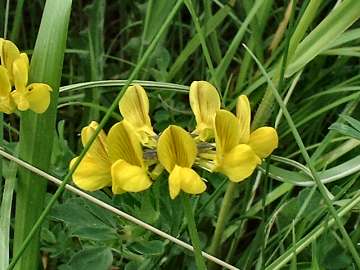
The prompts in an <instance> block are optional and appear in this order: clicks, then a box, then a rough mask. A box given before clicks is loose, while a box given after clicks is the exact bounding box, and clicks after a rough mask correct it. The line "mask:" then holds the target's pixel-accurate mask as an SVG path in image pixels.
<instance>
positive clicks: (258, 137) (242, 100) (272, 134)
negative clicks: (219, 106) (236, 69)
mask: <svg viewBox="0 0 360 270" xmlns="http://www.w3.org/2000/svg"><path fill="white" fill-rule="evenodd" d="M236 115H237V117H238V119H239V122H240V126H241V133H240V134H241V136H240V143H246V144H248V145H249V146H250V147H251V148H252V149H253V150H254V152H255V153H256V155H257V156H258V157H259V158H261V159H263V158H266V157H267V156H269V155H270V154H271V153H272V151H274V149H275V148H277V147H278V141H279V139H278V135H277V132H276V130H275V129H274V128H272V127H261V128H258V129H256V130H254V131H253V132H251V133H250V121H251V109H250V103H249V100H248V98H247V96H245V95H241V96H239V98H238V102H237V104H236Z"/></svg>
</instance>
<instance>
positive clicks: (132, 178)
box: [70, 81, 278, 199]
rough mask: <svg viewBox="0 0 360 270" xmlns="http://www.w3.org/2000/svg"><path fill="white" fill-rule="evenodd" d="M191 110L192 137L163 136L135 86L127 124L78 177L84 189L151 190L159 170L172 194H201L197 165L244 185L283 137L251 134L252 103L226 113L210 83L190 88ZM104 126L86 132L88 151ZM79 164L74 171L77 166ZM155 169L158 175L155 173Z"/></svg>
mask: <svg viewBox="0 0 360 270" xmlns="http://www.w3.org/2000/svg"><path fill="white" fill-rule="evenodd" d="M189 99H190V106H191V109H192V111H193V113H194V115H195V119H196V122H197V126H196V129H195V130H194V131H193V132H192V134H190V133H188V132H187V131H185V130H184V129H183V128H181V127H179V126H176V125H170V126H169V127H168V128H166V129H165V130H164V131H163V132H162V133H161V134H160V135H157V134H156V133H155V132H154V130H153V128H152V126H151V121H150V117H149V100H148V97H147V95H146V92H145V90H144V88H143V87H141V86H140V85H138V84H136V85H133V86H130V87H129V88H128V89H127V90H126V92H125V94H124V96H123V97H122V99H121V100H120V102H119V109H120V112H121V114H122V116H123V120H122V121H121V122H119V123H116V124H115V125H114V126H113V127H111V128H110V130H109V132H108V135H106V134H105V132H104V131H103V130H102V131H101V132H100V133H99V135H98V136H97V137H96V139H95V141H94V142H93V144H92V145H91V147H90V149H89V150H88V152H87V153H86V154H85V156H84V158H83V159H82V161H81V162H80V164H79V166H78V167H77V169H76V170H75V172H74V174H73V180H74V183H75V184H76V185H77V186H79V187H80V188H82V189H84V190H88V191H95V190H98V189H101V188H104V187H106V186H111V187H112V191H113V193H114V194H120V193H123V192H140V191H143V190H146V189H148V188H149V187H150V186H151V184H152V182H153V180H154V179H155V178H156V177H157V176H158V175H159V173H158V172H157V173H154V171H158V168H159V166H161V167H162V168H165V169H166V171H167V172H168V173H169V179H168V183H169V193H170V197H171V198H172V199H174V198H175V197H176V196H178V194H179V193H180V191H183V192H186V193H189V194H200V193H202V192H204V191H205V190H206V184H205V182H204V180H203V179H202V178H201V177H200V176H199V175H198V174H197V172H196V171H195V170H193V169H192V167H193V166H194V165H198V166H199V167H202V168H205V169H207V170H210V171H214V172H215V171H217V172H221V173H223V174H225V175H226V176H227V177H228V178H229V179H230V180H231V181H233V182H239V181H242V180H244V179H246V178H247V177H249V176H250V175H251V174H252V173H253V171H254V170H255V168H256V166H257V165H259V164H260V163H261V160H262V159H263V158H265V157H267V156H268V155H270V154H271V152H272V151H273V150H274V149H275V148H276V147H277V145H278V136H277V133H276V130H275V129H274V128H271V127H262V128H259V129H257V130H255V131H253V132H250V121H251V111H250V104H249V100H248V99H247V97H246V96H244V95H242V96H240V97H239V98H238V102H237V109H236V116H235V115H234V114H232V113H231V112H229V111H226V110H222V109H221V106H220V104H221V102H220V97H219V94H218V92H217V90H216V89H215V87H214V86H212V85H211V84H210V83H208V82H206V81H195V82H193V83H192V84H191V86H190V92H189ZM97 127H98V124H97V123H96V122H94V121H93V122H91V123H90V125H88V126H87V127H85V128H83V129H82V132H81V139H82V143H83V145H85V144H86V143H87V142H88V140H89V138H90V137H91V136H92V135H93V134H94V132H95V130H96V128H97ZM76 159H78V157H76V158H74V159H73V160H72V161H71V163H70V167H72V166H73V164H74V163H75V161H76ZM152 166H155V169H154V171H153V172H149V168H150V167H152Z"/></svg>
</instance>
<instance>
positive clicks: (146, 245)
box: [0, 0, 360, 270]
mask: <svg viewBox="0 0 360 270" xmlns="http://www.w3.org/2000/svg"><path fill="white" fill-rule="evenodd" d="M174 2H175V1H160V0H151V1H129V0H121V1H120V0H114V1H102V0H87V1H75V2H74V4H73V7H72V13H71V18H70V24H69V34H68V40H67V45H66V55H65V60H64V61H65V62H64V67H63V74H62V81H61V85H62V86H64V87H63V88H62V89H64V90H66V89H67V90H66V91H61V92H60V97H59V108H58V111H57V118H58V128H57V134H56V136H55V137H54V147H53V148H52V158H51V167H50V172H51V173H52V174H54V175H56V176H58V177H64V176H65V175H66V173H67V166H68V162H69V160H70V159H71V158H72V157H73V153H78V152H79V150H80V149H79V137H78V134H79V132H80V130H81V127H82V126H83V125H85V124H86V123H88V122H89V121H90V120H97V121H99V120H100V119H101V118H102V117H103V116H104V114H105V112H106V110H107V108H108V107H109V106H110V104H111V103H112V101H113V99H114V98H115V96H116V95H117V94H118V91H119V88H120V86H122V85H124V81H120V80H126V79H128V77H129V75H130V72H131V70H132V69H133V67H134V66H135V65H136V63H137V62H138V60H139V59H141V57H142V56H143V53H144V51H145V50H146V48H147V47H148V46H149V44H150V42H151V40H152V39H153V37H154V35H155V34H156V33H157V32H158V30H159V28H160V27H161V26H162V24H163V22H164V19H165V18H166V16H167V14H168V12H169V10H171V8H172V7H173V5H174ZM187 2H188V8H186V6H184V7H183V8H182V9H181V10H180V11H179V12H178V14H177V16H176V17H175V19H174V20H173V21H172V24H171V25H170V26H169V27H168V29H167V31H165V34H164V35H163V36H162V37H161V39H160V41H159V42H158V43H157V46H156V49H155V50H154V51H153V53H152V54H151V56H150V58H149V59H148V61H147V62H146V65H145V66H144V67H143V68H142V69H141V71H140V73H139V75H138V77H137V78H136V79H139V80H146V82H144V84H143V85H144V86H145V88H146V90H148V93H149V96H150V107H151V116H152V121H153V124H154V127H155V130H156V131H157V132H160V131H161V130H163V129H164V128H165V127H166V126H167V125H168V124H169V123H175V124H180V125H182V126H183V127H185V128H187V129H192V128H193V127H194V125H195V123H194V119H193V117H192V116H191V115H189V114H187V113H188V112H190V107H189V104H188V98H187V95H186V91H187V89H188V88H187V86H188V85H189V84H190V83H191V82H192V81H193V80H209V81H213V82H216V84H217V86H218V90H219V91H220V93H221V95H222V96H226V99H224V106H225V107H228V108H233V106H234V104H235V99H236V97H237V96H238V95H239V94H241V93H246V94H248V95H249V96H250V101H251V105H252V108H253V111H256V110H257V108H258V106H259V104H260V102H261V101H262V99H263V96H264V93H265V92H266V91H269V90H268V87H267V83H266V80H265V78H264V76H263V75H262V74H261V72H260V71H259V69H258V67H257V65H256V64H255V62H254V60H253V59H252V58H251V56H250V54H249V53H248V52H247V51H246V50H245V49H243V47H242V46H241V43H245V44H246V45H247V46H248V47H249V48H250V49H251V51H253V52H254V54H255V55H256V57H257V58H258V59H259V60H260V62H261V63H262V64H263V65H264V67H265V68H266V71H267V72H268V74H270V76H272V77H273V78H275V79H274V80H275V82H276V74H279V73H278V72H279V71H278V70H279V64H278V63H281V62H282V60H283V56H284V53H285V52H286V51H288V63H289V64H288V65H287V66H286V70H285V71H286V78H284V79H283V81H282V87H281V88H280V89H279V90H280V95H281V97H282V98H283V99H284V97H285V95H287V93H288V91H289V89H290V87H291V85H293V89H292V92H291V93H290V94H289V100H288V102H287V104H286V107H287V110H288V111H289V113H290V114H291V116H292V119H293V121H294V124H295V127H296V128H297V129H298V131H299V134H300V136H301V140H302V141H303V142H304V145H305V147H306V149H307V151H308V153H309V155H310V158H311V162H312V163H313V164H314V166H315V168H316V170H317V171H318V172H319V176H320V179H328V178H327V177H329V175H327V173H328V172H332V173H334V176H335V178H334V179H335V180H333V181H331V182H329V183H328V184H326V188H327V190H328V192H329V197H330V199H332V203H333V205H334V208H335V210H336V211H337V213H338V215H339V216H341V221H342V223H343V225H344V227H345V229H346V231H347V233H348V234H349V236H350V238H351V240H352V242H353V243H354V244H356V243H358V242H359V241H360V231H359V230H358V226H359V223H360V218H359V210H360V209H359V207H358V205H359V204H358V203H357V202H358V200H359V193H358V190H359V188H360V184H359V181H357V180H358V177H359V174H358V173H356V172H357V171H354V172H351V173H349V174H347V173H344V172H350V171H351V170H352V169H353V168H355V167H356V164H355V163H351V162H352V161H354V162H355V161H357V160H358V159H357V158H359V156H360V151H359V145H358V144H357V143H354V139H352V138H351V137H344V136H343V135H342V134H340V133H339V132H338V131H336V130H329V127H330V126H331V125H332V124H334V123H338V124H337V125H338V126H339V125H340V124H341V125H344V124H346V122H345V121H344V119H343V118H342V117H340V114H345V115H349V116H352V117H353V118H354V119H359V118H360V110H359V106H358V102H359V97H360V95H359V89H360V77H359V75H358V74H359V64H360V63H359V53H358V48H359V46H360V31H359V29H360V28H359V27H360V24H359V21H358V18H359V17H360V6H359V1H354V0H345V1H342V3H340V4H338V5H335V4H336V1H318V0H309V1H294V5H295V8H294V10H293V19H292V20H291V19H290V21H289V23H288V25H287V27H286V28H285V30H284V32H283V34H282V35H280V36H278V35H279V34H278V35H277V36H276V38H278V39H279V42H278V45H277V46H276V47H275V48H274V47H271V44H273V40H274V37H275V33H277V32H278V33H279V31H280V30H279V31H278V29H279V27H280V25H281V23H282V22H284V20H285V19H284V18H285V14H286V9H287V7H288V1H273V0H257V1H255V2H254V1H250V0H238V1H210V0H203V1H192V2H191V1H187ZM22 3H24V5H23V6H22ZM44 3H45V1H44V0H38V1H18V2H17V3H16V5H15V4H14V3H12V2H10V13H9V24H8V33H10V37H11V38H13V39H15V40H16V41H17V44H18V46H19V47H20V48H22V49H24V50H32V49H33V46H34V44H35V40H36V35H37V32H38V31H37V29H38V28H39V24H40V17H41V12H42V10H43V7H44ZM335 6H336V7H335ZM189 7H190V8H189ZM84 10H86V12H84ZM189 11H191V12H189ZM5 17H6V16H5V3H1V4H0V19H1V20H0V21H1V22H4V19H5ZM3 26H4V25H1V27H0V28H3ZM280 33H281V32H280ZM287 38H290V41H289V45H287V44H288V42H287V41H286V39H287ZM212 69H213V70H212ZM300 70H301V71H302V72H301V74H299V75H298V76H299V77H298V79H297V80H296V81H295V79H294V76H291V75H292V74H294V73H296V72H298V71H300ZM214 71H215V72H214ZM97 80H106V81H105V82H99V83H96V82H94V81H97ZM110 80H113V81H110ZM87 81H89V82H90V83H89V84H88V85H87V84H79V85H77V86H76V85H74V86H70V85H72V84H76V83H82V82H87ZM151 81H157V83H153V82H151ZM168 83H174V84H176V85H174V84H168ZM67 85H69V86H67ZM71 88H74V90H71ZM225 93H226V94H225ZM266 106H267V107H266V112H267V113H266V115H265V116H266V117H265V118H264V119H265V120H266V123H267V124H268V125H273V124H274V121H275V119H276V116H277V115H278V112H279V108H278V106H277V105H275V103H274V102H273V101H271V102H269V104H268V105H266ZM184 112H185V113H184ZM117 113H118V112H116V111H115V112H114V114H113V115H114V117H118V114H117ZM116 119H118V118H116ZM60 121H61V122H60ZM112 121H113V122H115V121H116V120H115V119H113V120H112ZM260 122H261V121H260ZM5 123H6V124H5V125H4V141H3V143H4V146H5V147H6V149H8V150H9V151H13V149H14V148H15V147H14V145H15V144H16V143H14V142H16V141H17V138H18V137H17V136H18V135H17V134H16V132H15V131H14V130H19V123H18V120H17V118H16V117H7V116H6V117H5ZM9 127H11V128H9ZM51 132H52V131H51ZM278 133H279V136H280V147H279V149H278V150H277V151H276V152H275V154H276V155H277V156H280V157H290V159H289V160H283V159H276V158H274V159H272V160H271V161H270V164H271V165H270V167H269V169H270V171H269V172H270V175H269V176H270V178H269V179H267V180H266V181H264V178H263V177H261V178H257V177H256V174H255V173H254V175H253V176H252V177H251V178H250V179H249V180H247V181H246V182H244V183H240V184H239V185H238V186H237V189H236V191H235V194H234V201H233V202H232V205H231V209H230V212H229V215H228V222H227V223H226V226H225V229H224V234H223V236H222V240H221V249H220V253H219V257H220V258H227V260H228V261H229V262H230V263H232V264H234V265H237V266H238V267H240V268H241V269H264V267H265V269H278V268H279V267H280V266H283V267H284V268H283V269H317V268H316V267H318V268H319V269H356V267H355V266H354V261H353V259H352V256H351V254H350V252H349V250H348V249H347V248H346V246H345V243H344V241H343V239H342V237H341V235H340V234H338V231H337V230H336V227H332V226H330V225H327V226H325V225H324V224H327V223H329V224H333V223H334V220H333V219H332V217H331V216H330V215H329V212H328V210H327V208H326V206H325V203H324V201H323V198H322V196H321V195H320V193H319V192H318V191H316V189H315V188H313V187H311V186H303V185H301V181H305V182H306V181H307V182H308V181H311V177H309V176H308V175H307V174H306V170H304V169H303V168H302V167H301V166H300V167H299V166H298V164H299V163H300V164H304V163H305V161H304V159H303V158H302V157H301V156H299V155H298V153H299V151H298V150H299V149H298V147H297V145H296V144H295V143H294V138H293V136H292V135H291V129H290V127H289V125H288V123H287V122H286V121H285V120H284V119H281V120H280V121H279V125H278ZM346 135H348V134H346ZM8 166H9V164H7V163H6V164H4V168H3V171H6V170H8ZM264 168H265V167H264ZM331 168H338V170H333V171H330V170H329V169H331ZM3 175H4V174H3ZM202 176H203V177H204V178H206V179H207V180H208V181H209V182H208V190H207V194H205V195H203V196H201V197H200V198H197V199H195V200H194V202H193V204H195V205H196V208H197V209H199V208H201V211H199V212H197V215H196V224H197V227H198V231H199V234H200V240H201V243H202V248H203V249H205V248H207V247H209V245H210V240H211V237H212V234H213V231H214V224H215V222H216V219H217V215H218V213H219V209H220V205H221V202H222V198H223V196H224V192H225V188H226V184H225V185H224V184H223V179H224V178H223V177H222V176H220V175H217V174H214V175H209V174H208V173H206V172H203V175H202ZM322 176H324V178H321V177H322ZM279 180H281V181H279ZM297 181H298V182H297ZM282 182H284V183H282ZM0 188H1V190H4V187H3V186H0ZM47 191H48V193H49V194H53V192H54V187H53V186H49V187H48V189H47ZM95 195H96V196H98V197H99V198H101V199H103V200H105V201H107V202H108V203H111V204H113V205H115V206H117V207H120V208H121V209H122V210H124V211H127V212H128V213H130V214H132V215H134V216H137V217H139V218H141V219H142V220H144V221H147V222H149V223H151V224H153V225H154V226H156V227H158V228H160V229H162V230H164V231H166V232H169V233H171V234H173V235H178V236H179V237H181V238H182V239H184V240H186V241H189V236H188V235H187V234H186V233H181V232H182V231H183V229H182V226H183V212H182V211H183V210H182V207H181V205H179V204H180V201H175V202H172V201H171V200H170V199H169V197H168V194H167V184H166V181H165V180H164V179H159V180H158V181H156V183H155V184H154V187H153V188H152V189H151V190H149V191H146V192H144V193H142V194H125V195H122V196H116V197H115V198H110V197H109V196H108V195H106V193H104V192H96V193H95ZM89 224H92V226H89ZM94 224H95V225H94ZM159 240H161V241H159ZM94 248H95V250H96V251H98V252H99V254H103V255H104V258H107V260H97V263H98V264H94V263H93V264H89V263H88V264H87V263H86V262H88V260H89V258H91V256H93V254H94ZM356 248H357V252H359V247H358V246H357V247H356ZM41 256H42V259H43V262H46V265H47V268H46V269H50V270H51V269H60V270H69V269H80V270H81V269H82V268H76V267H79V265H83V269H85V268H87V270H88V269H91V268H89V267H91V266H92V267H98V268H95V269H105V268H101V267H104V265H108V261H109V258H110V261H112V262H111V264H112V266H113V267H114V269H117V268H119V269H127V270H129V269H171V267H173V266H174V265H176V266H177V269H195V262H194V260H193V257H192V256H188V254H187V253H184V251H183V250H181V249H179V248H178V247H175V246H173V245H170V244H169V243H167V242H166V241H165V242H163V241H162V239H159V238H157V237H155V236H153V235H151V234H150V233H149V232H146V231H144V230H143V229H141V228H138V227H136V226H134V225H132V224H129V223H127V222H124V221H122V220H119V219H117V218H115V217H113V216H112V215H109V214H108V213H106V212H104V211H103V210H101V209H98V208H96V207H94V206H92V205H91V204H89V203H88V202H85V201H84V200H82V199H79V198H75V197H74V196H73V195H71V194H68V193H65V194H64V195H63V197H62V198H61V199H59V200H58V203H57V204H56V205H55V207H54V208H53V210H52V211H51V213H50V215H49V217H48V218H47V220H46V222H45V223H44V224H43V226H42V229H41ZM295 258H296V259H295ZM290 262H291V263H290ZM89 265H90V266H89ZM116 267H117V268H116Z"/></svg>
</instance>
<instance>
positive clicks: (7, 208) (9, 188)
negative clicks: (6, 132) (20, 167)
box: [0, 162, 17, 270]
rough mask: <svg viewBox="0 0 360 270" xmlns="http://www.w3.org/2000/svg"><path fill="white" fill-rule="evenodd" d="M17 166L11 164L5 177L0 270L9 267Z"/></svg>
mask: <svg viewBox="0 0 360 270" xmlns="http://www.w3.org/2000/svg"><path fill="white" fill-rule="evenodd" d="M16 172H17V165H16V163H14V162H12V163H10V165H9V168H8V174H7V175H5V177H4V178H5V179H6V180H5V186H4V191H3V196H2V201H1V207H0V239H1V241H0V270H5V269H6V268H7V267H8V265H9V259H10V258H9V254H10V227H11V209H12V203H13V194H14V189H15V183H16Z"/></svg>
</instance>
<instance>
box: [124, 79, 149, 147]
mask: <svg viewBox="0 0 360 270" xmlns="http://www.w3.org/2000/svg"><path fill="white" fill-rule="evenodd" d="M119 109H120V113H121V115H122V116H123V117H124V120H126V121H128V122H129V123H130V124H131V125H132V126H133V127H134V128H135V130H136V132H138V133H139V135H140V138H141V141H144V142H146V141H147V138H148V136H154V135H155V133H154V131H153V128H152V126H151V121H150V117H149V99H148V97H147V95H146V92H145V90H144V88H143V87H142V86H141V85H139V84H135V85H133V86H130V87H128V88H127V89H126V91H125V94H124V95H123V97H122V98H121V100H120V102H119Z"/></svg>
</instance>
